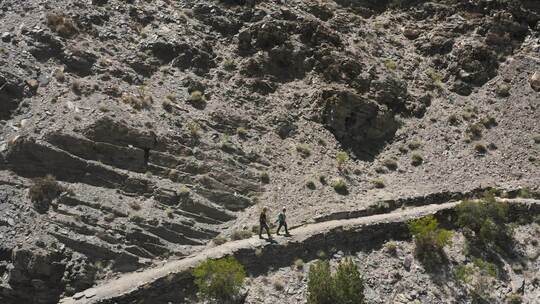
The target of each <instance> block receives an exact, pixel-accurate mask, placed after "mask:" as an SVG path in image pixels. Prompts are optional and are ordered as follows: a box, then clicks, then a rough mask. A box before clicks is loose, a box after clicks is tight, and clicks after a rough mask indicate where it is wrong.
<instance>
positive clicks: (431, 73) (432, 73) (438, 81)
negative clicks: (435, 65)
mask: <svg viewBox="0 0 540 304" xmlns="http://www.w3.org/2000/svg"><path fill="white" fill-rule="evenodd" d="M426 75H427V76H428V77H429V78H430V79H431V80H432V81H433V84H434V85H436V86H441V85H442V81H443V79H444V75H443V74H441V73H440V72H438V71H436V70H434V69H431V68H430V69H427V70H426Z"/></svg>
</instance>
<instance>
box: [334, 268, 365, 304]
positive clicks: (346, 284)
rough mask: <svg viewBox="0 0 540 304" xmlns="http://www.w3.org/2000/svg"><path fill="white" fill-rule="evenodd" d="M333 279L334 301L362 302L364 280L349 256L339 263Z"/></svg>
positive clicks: (358, 303)
mask: <svg viewBox="0 0 540 304" xmlns="http://www.w3.org/2000/svg"><path fill="white" fill-rule="evenodd" d="M333 281H334V284H333V285H334V293H335V301H334V303H339V304H362V303H364V280H363V279H362V276H361V275H360V272H359V271H358V267H356V264H355V263H354V262H353V260H352V259H351V258H346V259H345V260H343V261H342V262H341V263H339V266H338V269H337V271H336V274H335V276H334V280H333Z"/></svg>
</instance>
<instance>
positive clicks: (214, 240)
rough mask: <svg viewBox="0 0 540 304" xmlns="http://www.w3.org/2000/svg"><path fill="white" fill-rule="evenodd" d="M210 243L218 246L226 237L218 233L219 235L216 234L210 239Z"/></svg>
mask: <svg viewBox="0 0 540 304" xmlns="http://www.w3.org/2000/svg"><path fill="white" fill-rule="evenodd" d="M212 243H214V245H216V246H219V245H223V244H225V243H227V238H225V237H223V236H221V235H219V236H216V237H215V238H214V239H213V240H212Z"/></svg>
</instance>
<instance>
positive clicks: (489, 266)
mask: <svg viewBox="0 0 540 304" xmlns="http://www.w3.org/2000/svg"><path fill="white" fill-rule="evenodd" d="M473 264H474V265H475V266H476V267H478V269H479V270H480V272H481V273H482V274H484V275H488V276H492V277H496V276H497V266H496V265H495V264H493V263H490V262H487V261H484V260H482V259H478V258H476V259H474V260H473Z"/></svg>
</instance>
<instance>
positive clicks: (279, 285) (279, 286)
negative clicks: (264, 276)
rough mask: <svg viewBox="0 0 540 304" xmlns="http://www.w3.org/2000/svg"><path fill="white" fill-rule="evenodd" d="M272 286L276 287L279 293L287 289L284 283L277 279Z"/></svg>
mask: <svg viewBox="0 0 540 304" xmlns="http://www.w3.org/2000/svg"><path fill="white" fill-rule="evenodd" d="M272 285H273V286H274V289H275V290H277V291H282V290H283V289H284V288H285V284H284V283H283V281H281V280H279V279H275V280H274V281H273V283H272Z"/></svg>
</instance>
